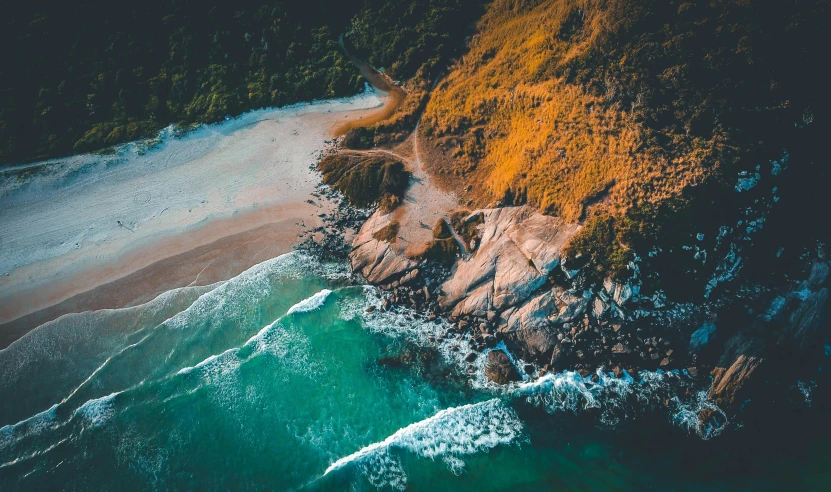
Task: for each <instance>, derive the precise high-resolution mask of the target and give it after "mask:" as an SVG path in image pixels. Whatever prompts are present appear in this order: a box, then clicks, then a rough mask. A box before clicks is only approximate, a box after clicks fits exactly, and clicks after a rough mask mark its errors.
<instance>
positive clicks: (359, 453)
mask: <svg viewBox="0 0 831 492" xmlns="http://www.w3.org/2000/svg"><path fill="white" fill-rule="evenodd" d="M378 302H379V301H378V297H377V292H376V291H375V290H374V289H372V288H368V287H365V286H361V285H356V284H355V283H354V282H352V279H350V278H349V276H348V272H347V269H346V267H345V266H344V265H339V264H322V263H320V262H318V261H317V260H315V259H313V258H311V257H308V256H305V255H304V254H302V253H292V254H288V255H284V256H281V257H278V258H275V259H273V260H269V261H267V262H264V263H262V264H260V265H257V266H255V267H253V268H251V269H250V270H248V271H246V272H244V273H243V274H241V275H239V276H238V277H236V278H234V279H231V280H229V281H227V282H223V283H220V284H215V285H213V286H208V287H198V288H196V287H194V288H185V289H179V290H177V291H173V292H169V293H166V294H164V295H162V296H160V297H159V298H157V299H156V300H154V301H152V302H150V303H148V304H145V305H142V306H138V307H133V308H129V309H123V310H108V311H100V312H95V313H82V314H76V315H67V316H64V317H62V318H60V319H58V320H56V321H54V322H51V323H49V324H46V325H43V326H41V327H40V328H38V329H36V330H35V331H33V332H31V333H29V334H27V335H26V336H25V337H23V338H22V339H20V340H19V341H17V342H16V343H15V344H13V345H12V346H10V347H9V348H8V349H6V350H4V351H0V401H2V402H3V404H2V405H1V406H0V426H2V428H0V489H2V490H43V489H50V490H52V489H85V490H99V489H109V490H113V489H118V490H132V489H135V490H157V489H188V490H190V489H246V490H248V489H277V490H297V489H311V490H343V489H353V490H363V489H369V490H372V489H375V488H377V487H380V488H397V489H404V488H410V489H417V490H425V489H431V490H460V489H461V490H504V489H509V488H510V489H521V490H525V489H567V490H570V489H593V490H608V489H642V488H661V489H663V488H673V489H681V490H693V489H699V488H703V487H708V488H721V489H734V488H747V489H760V488H765V489H768V488H781V487H784V486H800V487H814V488H816V487H819V488H821V487H822V484H824V483H828V482H827V481H826V479H827V472H825V467H824V466H822V465H823V464H824V463H828V458H827V457H828V450H827V448H826V447H824V446H820V447H819V448H817V449H815V450H813V451H812V452H811V453H810V456H811V458H810V459H809V460H807V461H804V460H801V459H794V460H793V462H792V463H790V464H789V465H787V466H781V465H780V466H779V467H778V468H773V467H770V468H768V467H766V466H765V464H764V463H761V462H758V463H756V466H748V467H746V468H744V469H730V470H729V471H725V470H726V469H727V468H730V466H727V465H725V463H727V462H726V461H722V462H721V463H719V460H718V459H717V458H718V457H719V456H730V455H731V453H733V452H734V449H733V448H730V447H729V446H728V445H727V444H726V443H728V442H730V441H729V440H726V439H727V438H725V437H723V436H718V437H716V436H715V435H716V434H717V433H718V432H719V431H720V429H700V428H698V427H697V426H696V425H692V424H691V423H692V422H693V421H694V419H690V418H689V416H690V415H691V414H692V413H694V411H695V410H696V409H697V408H699V406H700V405H701V404H702V403H701V402H700V401H699V399H698V396H697V394H696V393H695V391H692V392H691V393H690V396H689V397H688V398H686V399H683V400H676V401H670V402H667V401H666V400H667V398H666V395H667V394H668V393H666V392H667V391H669V388H677V387H679V386H689V387H690V388H693V389H696V388H697V386H696V385H697V384H698V383H696V382H695V381H693V380H691V379H690V378H688V377H686V376H685V375H683V374H672V373H669V374H656V373H653V374H648V373H645V374H642V376H643V382H639V383H636V382H634V381H630V380H614V379H611V378H609V377H608V376H605V375H603V374H602V373H601V374H600V375H599V377H598V378H597V382H591V380H589V379H585V380H584V379H583V378H580V377H579V376H578V375H576V374H569V373H566V374H561V375H556V376H548V377H546V378H543V379H541V380H537V381H535V382H530V381H527V382H523V383H519V384H517V385H514V386H512V387H509V388H497V387H494V386H492V385H490V384H488V383H487V382H486V381H485V379H484V377H483V376H482V370H483V368H484V357H482V356H479V357H478V359H477V361H476V362H475V363H474V367H473V368H468V367H467V364H466V363H464V362H463V360H462V359H463V357H464V355H466V353H467V346H466V342H464V341H453V342H448V343H445V344H444V345H442V346H440V347H439V350H438V351H437V352H432V351H430V350H427V349H425V347H428V346H430V345H431V342H430V337H434V336H435V335H437V334H441V333H443V332H444V330H445V329H446V327H445V326H443V325H442V324H441V322H427V321H426V320H423V319H420V318H419V317H418V316H416V315H414V314H413V313H407V312H397V313H389V312H387V313H385V312H381V311H380V310H375V311H373V312H367V307H369V306H377V305H378ZM404 350H407V353H410V354H415V355H414V358H415V360H416V362H415V363H414V364H412V365H409V366H406V365H405V366H404V367H390V366H389V365H382V364H379V363H378V359H379V358H381V357H384V356H390V355H398V354H400V353H402V351H404ZM471 371H472V373H470V372H471ZM730 424H731V423H730V422H726V426H727V427H726V428H728V429H729V425H730ZM702 437H713V438H712V439H710V440H707V441H705V440H704V439H703V438H702ZM702 455H705V456H708V457H709V458H710V459H709V461H707V460H703V459H701V456H702ZM754 459H755V458H754ZM705 461H707V462H706V463H705ZM735 463H736V462H735V460H734V461H733V462H731V463H729V464H735ZM740 463H741V462H740Z"/></svg>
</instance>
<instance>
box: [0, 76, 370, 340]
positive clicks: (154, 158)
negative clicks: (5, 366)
mask: <svg viewBox="0 0 831 492" xmlns="http://www.w3.org/2000/svg"><path fill="white" fill-rule="evenodd" d="M383 99H385V95H384V94H383V93H380V92H376V91H371V90H368V91H367V92H366V93H364V94H362V95H360V96H356V97H353V98H348V99H340V100H332V101H324V102H318V103H313V104H301V105H295V106H292V107H288V108H282V109H265V110H259V111H254V112H250V113H247V114H245V115H242V116H240V117H239V118H236V119H233V120H229V121H226V122H224V123H221V124H217V125H211V126H203V127H201V128H199V129H197V130H195V131H194V132H192V133H190V134H188V135H187V136H185V137H182V138H175V137H173V136H172V135H171V131H170V130H169V129H168V130H165V131H163V132H162V134H161V135H160V138H159V139H158V140H159V141H158V142H157V143H156V144H155V145H153V146H151V147H149V148H148V147H147V146H146V145H142V144H140V143H131V144H126V145H123V146H120V147H119V148H118V149H117V151H116V153H115V154H114V155H108V156H101V155H81V156H75V157H71V158H66V159H57V160H53V161H48V162H45V163H39V164H36V165H33V166H19V167H18V169H17V170H15V171H5V172H0V324H2V323H5V322H8V321H10V320H13V319H15V318H18V317H20V316H22V315H25V314H28V313H31V312H34V311H36V310H38V309H42V308H44V307H46V306H49V305H52V304H55V303H58V302H60V301H63V300H65V299H67V298H69V297H71V296H73V295H76V294H79V293H81V292H85V291H87V290H90V289H91V288H93V287H96V286H99V285H102V284H105V283H107V282H111V281H113V280H115V279H118V278H121V277H124V276H125V275H127V274H130V273H132V272H135V271H137V270H139V269H142V268H144V267H147V266H148V265H151V264H153V263H154V262H158V261H159V260H161V259H164V258H170V257H171V256H174V255H177V254H181V253H183V252H185V251H188V250H192V249H194V248H197V247H199V246H203V245H206V244H209V243H212V242H214V241H216V240H218V239H220V238H222V237H226V236H230V235H232V234H239V233H241V232H243V231H248V230H252V229H255V228H258V227H261V226H264V225H267V224H274V223H278V222H280V223H284V224H286V227H289V226H294V225H295V223H298V224H300V223H302V222H304V221H305V222H306V225H307V227H308V226H310V225H315V224H317V223H319V220H318V219H317V215H318V214H319V213H321V211H323V210H322V209H321V208H320V207H319V204H318V203H317V202H318V200H317V199H314V200H315V202H316V203H315V204H314V205H312V204H308V203H306V200H308V199H310V198H312V197H311V196H310V194H311V193H312V192H313V191H314V188H315V186H316V185H317V183H318V182H319V177H318V176H317V175H316V174H315V173H312V172H310V171H309V166H310V165H312V164H313V163H314V162H315V161H316V156H317V155H318V154H319V152H321V151H322V150H323V149H324V146H325V143H324V141H325V140H326V139H328V138H331V132H332V129H333V128H334V127H335V126H337V125H340V124H342V123H343V122H344V121H348V120H351V119H356V118H361V117H363V116H366V115H367V114H368V113H369V112H371V111H373V110H374V111H378V108H379V107H381V106H382V105H383V101H382V100H383ZM21 168H26V170H27V171H29V173H21V171H20V169H21ZM212 224H213V227H211V225H212ZM296 227H298V228H299V227H300V226H299V225H297V226H296ZM199 231H201V233H200V232H199ZM187 232H192V234H184V235H183V233H187ZM297 232H298V231H297V230H296V228H293V229H292V231H291V234H292V237H293V238H294V239H295V240H296V236H297ZM183 238H187V240H183ZM270 253H274V252H270ZM125 258H129V261H125ZM264 259H266V258H260V259H259V261H262V260H264Z"/></svg>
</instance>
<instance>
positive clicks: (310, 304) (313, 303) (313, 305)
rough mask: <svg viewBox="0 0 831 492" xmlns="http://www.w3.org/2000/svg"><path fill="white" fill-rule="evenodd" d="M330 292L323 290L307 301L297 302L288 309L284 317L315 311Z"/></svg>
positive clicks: (321, 305)
mask: <svg viewBox="0 0 831 492" xmlns="http://www.w3.org/2000/svg"><path fill="white" fill-rule="evenodd" d="M331 293H332V291H331V290H329V289H323V290H321V291H320V292H318V293H317V294H315V295H313V296H312V297H309V298H308V299H303V300H302V301H300V302H298V303H297V304H295V305H294V306H292V307H290V308H289V310H288V311H287V312H286V315H289V314H294V313H308V312H309V311H317V310H318V309H320V308H321V307H323V304H324V303H325V302H326V299H327V298H328V297H329V294H331Z"/></svg>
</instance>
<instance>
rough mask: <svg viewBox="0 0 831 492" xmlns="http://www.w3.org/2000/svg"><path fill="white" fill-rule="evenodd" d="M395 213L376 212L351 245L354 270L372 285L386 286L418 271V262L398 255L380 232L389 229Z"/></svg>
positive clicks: (351, 261) (351, 259)
mask: <svg viewBox="0 0 831 492" xmlns="http://www.w3.org/2000/svg"><path fill="white" fill-rule="evenodd" d="M394 216H395V213H394V212H393V213H383V212H381V211H380V210H378V211H376V212H375V213H374V214H373V215H372V217H370V218H369V220H367V221H366V222H365V223H364V225H363V226H362V227H361V230H360V231H359V232H358V235H357V236H356V237H355V239H354V241H353V242H352V252H351V253H350V254H349V261H350V263H351V264H352V270H353V271H355V272H357V273H360V274H361V275H363V277H364V278H366V279H367V281H369V282H370V283H372V284H375V285H386V284H389V283H391V282H393V281H395V280H398V279H399V278H401V277H403V276H404V275H405V274H406V273H407V272H409V271H410V270H412V269H414V268H416V266H418V265H417V263H416V262H414V261H413V260H410V259H409V258H407V257H406V256H404V255H403V254H400V253H399V252H397V251H396V250H395V249H394V248H393V247H392V244H393V243H391V242H390V241H388V240H385V239H384V238H383V237H382V235H381V234H379V231H383V230H384V229H386V228H389V227H390V226H391V225H392V224H393V222H394V220H395V219H394Z"/></svg>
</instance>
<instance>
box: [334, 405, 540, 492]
mask: <svg viewBox="0 0 831 492" xmlns="http://www.w3.org/2000/svg"><path fill="white" fill-rule="evenodd" d="M523 429H524V425H523V424H522V421H521V420H520V419H519V417H518V416H517V414H516V412H514V410H513V409H512V408H511V407H510V406H508V405H507V404H506V403H505V402H503V401H502V400H500V399H498V398H494V399H492V400H488V401H484V402H481V403H473V404H470V405H463V406H459V407H455V408H448V409H445V410H442V411H440V412H438V413H437V414H435V415H433V416H432V417H429V418H427V419H424V420H422V421H420V422H416V423H414V424H410V425H408V426H407V427H404V428H402V429H399V430H398V431H396V432H395V433H394V434H392V435H390V436H389V437H387V438H386V439H384V440H383V441H380V442H376V443H373V444H370V445H369V446H366V447H364V448H362V449H360V450H358V451H356V452H355V453H352V454H350V455H349V456H346V457H343V458H341V459H339V460H337V461H335V462H334V463H332V464H331V465H330V466H329V468H327V469H326V471H325V472H324V476H325V475H328V474H329V473H331V472H333V471H335V470H338V469H341V468H344V467H346V466H348V465H350V464H359V465H360V466H361V470H362V471H363V472H364V474H365V476H366V477H367V478H368V479H369V481H370V482H371V483H372V484H373V485H375V486H378V487H381V486H391V487H393V488H397V489H402V490H403V489H404V486H405V485H406V475H405V474H404V473H403V469H402V467H401V465H400V462H398V460H397V459H396V458H395V457H394V456H393V455H391V454H390V451H391V450H392V449H396V448H397V449H403V450H406V451H409V452H412V453H415V454H416V455H418V456H420V457H423V458H429V459H433V460H434V459H436V458H441V459H443V460H444V461H445V462H446V463H447V464H448V466H449V467H450V468H451V470H453V471H454V472H455V473H459V472H460V471H461V469H462V468H463V467H464V462H463V461H462V460H461V459H460V456H464V455H470V454H475V453H479V452H483V451H487V450H490V449H493V448H495V447H496V446H499V445H505V444H510V443H512V442H514V441H515V440H517V439H518V438H519V437H520V436H522V434H523Z"/></svg>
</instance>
